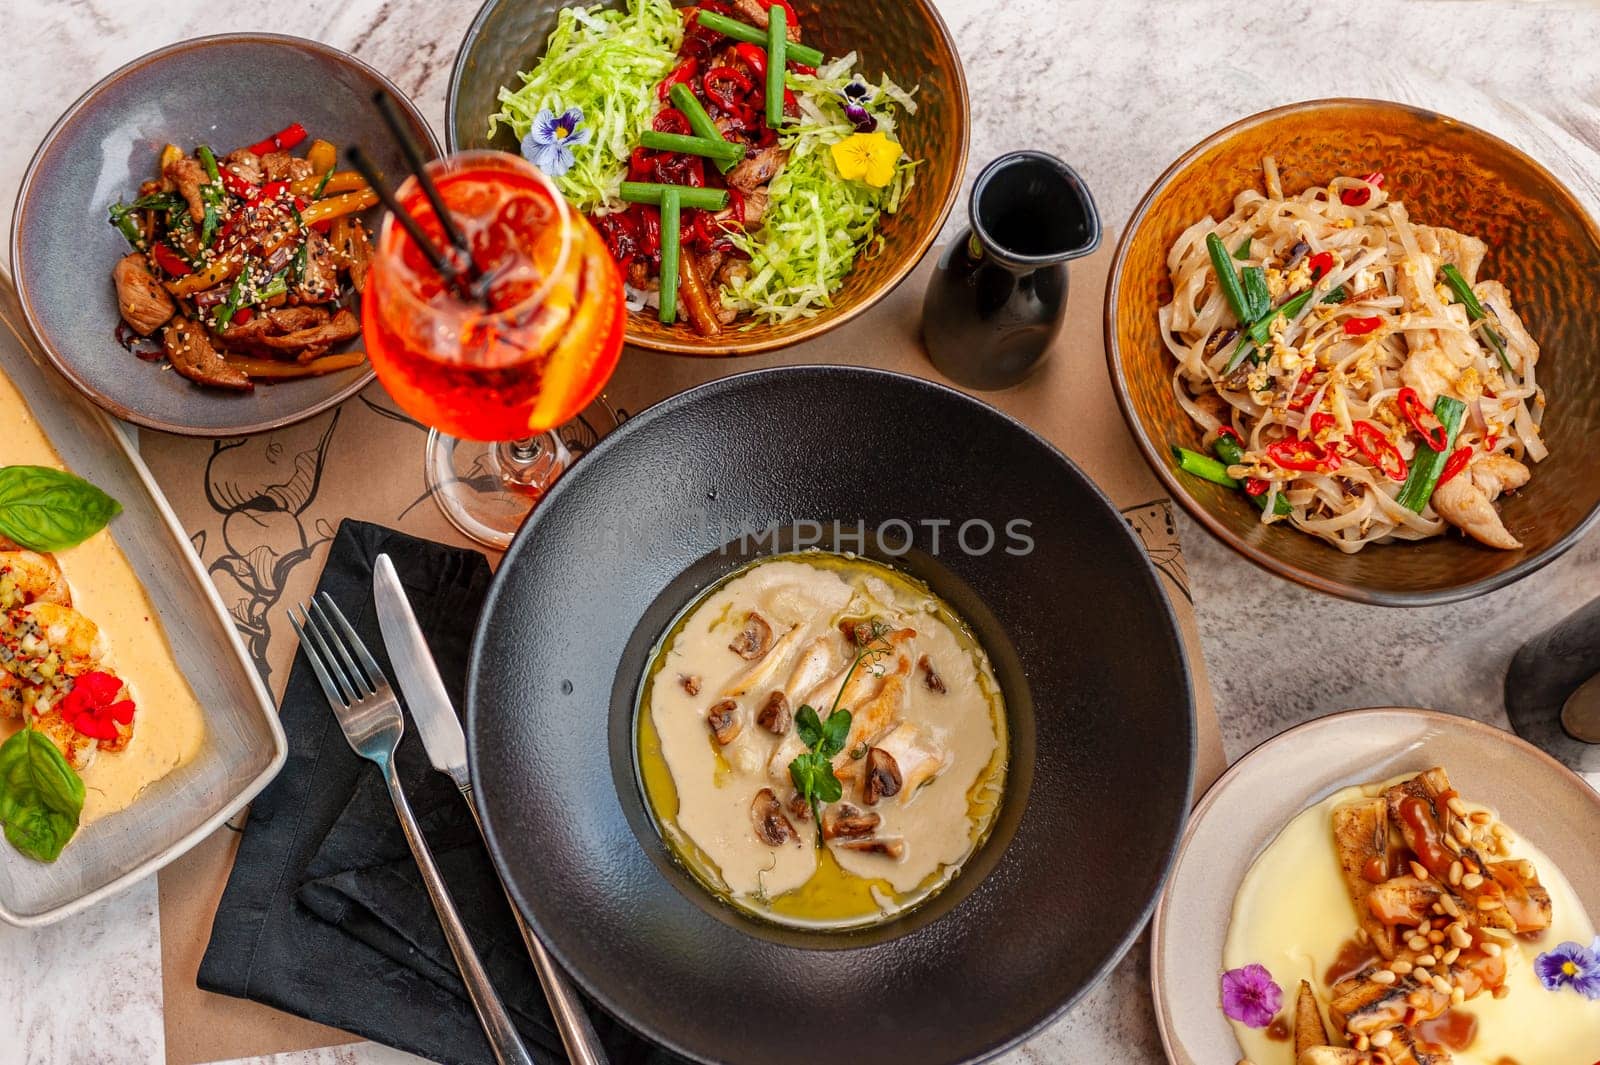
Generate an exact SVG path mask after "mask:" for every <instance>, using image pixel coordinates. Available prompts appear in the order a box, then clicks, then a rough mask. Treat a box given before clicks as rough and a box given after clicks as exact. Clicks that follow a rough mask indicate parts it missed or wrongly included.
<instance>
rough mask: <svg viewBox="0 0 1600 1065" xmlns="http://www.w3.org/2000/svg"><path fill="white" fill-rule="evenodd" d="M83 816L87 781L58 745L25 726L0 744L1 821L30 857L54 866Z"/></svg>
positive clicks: (19, 846) (12, 843) (10, 837)
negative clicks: (79, 818) (77, 771)
mask: <svg viewBox="0 0 1600 1065" xmlns="http://www.w3.org/2000/svg"><path fill="white" fill-rule="evenodd" d="M82 813H83V781H82V780H81V779H80V778H79V777H78V774H77V773H74V772H73V771H72V767H71V766H69V765H68V764H67V760H66V758H64V757H63V756H62V754H61V752H60V751H59V750H57V749H56V745H55V744H53V743H51V742H50V741H49V740H48V739H46V738H45V737H44V736H43V735H42V734H41V733H39V732H37V731H35V730H34V729H31V728H25V729H23V730H22V731H21V732H18V733H17V734H16V735H14V736H12V737H11V738H10V739H9V740H7V741H6V742H5V743H4V744H0V822H4V823H5V833H6V839H8V840H9V841H10V842H11V845H12V846H13V847H16V848H17V850H19V851H21V852H22V853H23V854H26V855H27V856H28V857H30V858H36V859H38V860H39V861H41V862H53V861H55V860H56V858H57V857H59V856H60V854H61V848H62V847H65V846H66V845H67V841H68V840H70V839H71V838H72V835H73V833H75V832H76V831H77V830H78V817H79V815H81V814H82Z"/></svg>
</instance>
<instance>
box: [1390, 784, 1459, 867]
mask: <svg viewBox="0 0 1600 1065" xmlns="http://www.w3.org/2000/svg"><path fill="white" fill-rule="evenodd" d="M1400 820H1402V821H1404V822H1405V823H1406V825H1407V826H1408V827H1409V828H1410V829H1411V831H1412V833H1413V835H1412V836H1411V839H1412V841H1413V842H1414V843H1415V844H1416V846H1415V847H1414V848H1413V849H1414V850H1415V851H1416V852H1417V860H1418V861H1420V862H1421V863H1422V864H1423V866H1424V867H1425V868H1427V869H1430V870H1437V869H1448V868H1449V867H1450V862H1451V854H1450V852H1449V851H1447V850H1446V849H1445V847H1444V844H1443V843H1442V842H1441V841H1440V839H1439V826H1438V822H1437V821H1436V820H1435V819H1434V816H1433V810H1432V808H1431V807H1429V805H1428V803H1427V802H1426V801H1425V800H1423V799H1419V798H1417V797H1416V796H1415V795H1412V796H1409V797H1407V798H1405V799H1402V800H1400Z"/></svg>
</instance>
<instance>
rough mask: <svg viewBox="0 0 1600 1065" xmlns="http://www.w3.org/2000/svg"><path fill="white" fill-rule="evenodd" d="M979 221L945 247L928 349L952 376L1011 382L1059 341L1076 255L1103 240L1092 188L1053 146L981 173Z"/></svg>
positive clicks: (974, 210) (976, 199)
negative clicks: (1070, 264)
mask: <svg viewBox="0 0 1600 1065" xmlns="http://www.w3.org/2000/svg"><path fill="white" fill-rule="evenodd" d="M968 216H969V218H970V219H971V222H972V226H971V228H970V229H968V230H967V231H966V232H965V233H963V234H962V235H961V237H960V238H959V239H958V240H956V241H955V243H953V244H951V245H950V246H949V247H948V248H946V249H945V252H944V255H943V256H942V257H941V258H940V260H939V266H938V269H937V270H935V271H934V274H933V278H932V279H931V280H930V281H929V282H928V293H927V295H926V296H925V297H924V299H923V304H922V340H923V344H924V345H926V347H927V349H928V357H929V359H931V360H932V361H933V365H934V366H936V367H937V368H938V369H939V371H940V372H941V373H943V374H944V375H945V376H946V377H949V378H950V379H951V380H953V381H955V382H957V383H958V384H962V385H965V386H967V387H968V388H977V389H986V390H992V389H999V388H1010V387H1011V386H1012V385H1015V384H1017V383H1019V382H1020V381H1022V379H1023V378H1025V377H1027V376H1028V375H1029V374H1030V373H1032V372H1033V371H1034V370H1035V369H1036V368H1037V367H1038V365H1039V363H1040V362H1042V361H1043V359H1044V356H1045V353H1046V352H1048V351H1049V350H1050V343H1051V341H1053V340H1054V339H1055V337H1056V333H1057V332H1059V331H1060V329H1061V323H1062V321H1063V319H1064V318H1065V317H1066V313H1067V265H1066V264H1067V262H1068V261H1070V260H1072V259H1077V258H1079V257H1081V256H1084V255H1088V254H1089V253H1090V252H1092V251H1094V250H1095V249H1096V248H1097V247H1099V246H1100V214H1099V212H1098V211H1096V210H1095V206H1094V198H1093V197H1092V196H1090V195H1089V187H1088V186H1087V185H1085V184H1084V183H1083V179H1082V178H1080V177H1079V176H1078V174H1077V172H1076V171H1074V170H1073V169H1072V167H1070V166H1068V165H1067V164H1066V163H1064V162H1062V161H1061V160H1060V159H1057V158H1056V157H1055V156H1053V155H1048V154H1046V153H1044V152H1035V151H1021V152H1011V153H1010V154H1008V155H1002V156H1001V157H1000V158H998V159H996V160H994V162H992V163H990V164H989V165H988V166H986V167H984V169H983V172H982V173H980V174H979V175H978V179H977V181H976V182H974V183H973V186H972V202H971V205H970V207H969V208H968Z"/></svg>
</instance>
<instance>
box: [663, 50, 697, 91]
mask: <svg viewBox="0 0 1600 1065" xmlns="http://www.w3.org/2000/svg"><path fill="white" fill-rule="evenodd" d="M699 72H700V60H698V59H696V58H695V57H694V56H690V57H689V58H688V59H685V60H684V61H683V62H681V63H679V64H678V65H677V66H675V67H673V68H672V73H671V74H668V75H667V76H666V77H664V78H662V79H661V84H660V85H658V86H656V96H657V97H659V98H660V99H663V100H665V99H666V98H667V95H668V94H669V93H671V92H672V87H673V86H674V85H687V84H689V82H690V81H692V80H694V76H695V75H696V74H698V73H699Z"/></svg>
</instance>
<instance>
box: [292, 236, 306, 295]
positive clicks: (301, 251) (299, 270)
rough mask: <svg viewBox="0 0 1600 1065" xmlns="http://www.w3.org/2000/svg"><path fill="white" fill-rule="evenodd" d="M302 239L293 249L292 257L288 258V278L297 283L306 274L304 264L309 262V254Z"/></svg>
mask: <svg viewBox="0 0 1600 1065" xmlns="http://www.w3.org/2000/svg"><path fill="white" fill-rule="evenodd" d="M306 249H307V245H306V243H305V242H304V241H302V242H301V243H300V246H299V247H298V248H296V249H295V250H294V258H292V259H290V260H289V280H291V281H293V282H294V283H295V284H297V285H298V284H299V283H300V282H301V281H302V280H304V279H305V276H306V266H307V265H308V264H309V260H310V255H309V253H308V252H307V250H306Z"/></svg>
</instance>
